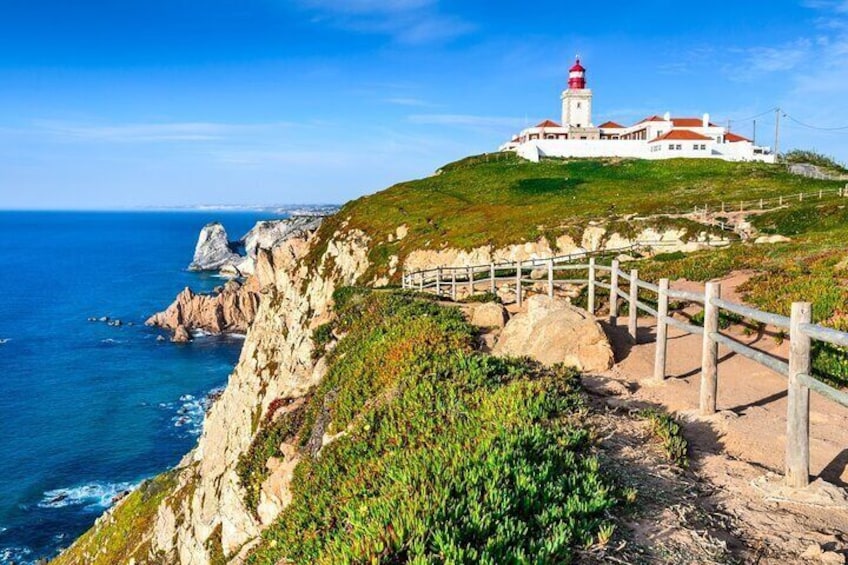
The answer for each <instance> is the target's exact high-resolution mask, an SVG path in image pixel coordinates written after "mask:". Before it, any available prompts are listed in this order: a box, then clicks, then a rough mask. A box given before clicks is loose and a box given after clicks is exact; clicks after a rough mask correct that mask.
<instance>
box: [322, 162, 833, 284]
mask: <svg viewBox="0 0 848 565" xmlns="http://www.w3.org/2000/svg"><path fill="white" fill-rule="evenodd" d="M838 186H841V185H840V183H838V182H833V181H818V180H812V179H807V178H803V177H799V176H795V175H792V174H790V173H788V172H787V171H786V169H785V168H784V167H782V166H776V165H767V164H763V163H729V162H725V161H720V160H713V159H709V160H694V159H673V160H664V161H642V160H632V159H631V160H621V159H619V160H614V159H598V160H593V159H577V160H545V161H542V162H541V163H531V162H528V161H525V160H522V159H519V158H518V157H516V156H513V155H507V154H498V155H491V156H479V157H470V158H467V159H464V160H462V161H458V162H456V163H451V164H450V165H447V166H445V167H443V168H442V169H441V170H440V171H439V172H437V173H436V174H435V175H433V176H430V177H427V178H423V179H420V180H414V181H409V182H403V183H400V184H397V185H395V186H392V187H391V188H388V189H386V190H384V191H382V192H378V193H376V194H373V195H370V196H365V197H362V198H359V199H357V200H354V201H352V202H349V203H348V204H346V205H345V206H344V207H343V208H342V210H341V212H340V213H339V214H338V215H337V216H336V217H335V218H334V219H333V220H332V221H330V222H327V223H326V225H325V226H323V227H322V232H323V235H324V241H325V242H327V241H328V240H329V237H328V236H331V235H332V233H333V232H335V231H336V230H337V229H338V228H339V227H340V225H341V223H342V222H344V221H348V225H349V226H350V227H353V228H359V229H361V230H363V231H365V232H366V233H368V234H369V235H371V236H372V237H373V238H374V240H375V241H376V242H377V243H378V245H376V246H375V247H374V249H373V250H372V257H371V259H372V261H373V262H374V263H376V265H377V266H376V267H375V268H376V269H377V270H378V271H379V269H381V268H382V267H385V265H386V264H387V262H388V258H389V257H390V256H391V255H398V256H399V257H400V258H401V261H402V260H403V258H404V257H405V256H407V255H408V254H409V253H410V252H411V251H413V250H416V249H427V248H430V249H438V248H441V247H442V246H443V245H448V246H451V247H456V248H461V249H470V248H473V247H476V246H480V245H487V244H491V245H494V246H504V245H508V244H513V243H519V242H523V241H535V240H538V239H539V238H540V237H548V238H549V239H550V240H553V239H555V238H556V237H557V236H558V235H562V234H566V233H570V234H577V235H579V234H580V233H582V228H583V227H584V226H585V225H586V223H587V222H589V221H590V220H596V219H605V220H616V219H618V220H621V219H623V218H627V217H629V216H631V215H634V214H636V215H639V216H653V215H657V214H678V213H686V212H691V211H692V210H693V208H694V207H695V206H699V207H701V206H703V205H704V204H709V205H711V206H713V207H715V206H718V205H720V203H721V202H723V201H724V202H728V203H732V202H738V201H740V200H752V199H759V198H770V197H777V196H781V195H783V196H788V195H791V194H797V193H798V192H800V191H808V192H809V191H814V190H819V189H835V188H837V187H838ZM657 221H659V220H657ZM664 221H665V222H666V223H667V224H668V223H671V224H679V225H684V226H685V225H686V222H685V221H684V220H681V219H668V220H664ZM402 224H406V225H407V226H408V228H409V235H408V236H407V237H406V238H404V239H403V240H402V241H400V242H390V241H388V239H389V238H388V236H389V234H392V233H394V232H395V230H396V228H397V227H398V226H400V225H402ZM322 251H323V248H321V247H319V248H318V249H316V250H315V253H314V257H318V256H319V254H320V253H321V252H322ZM368 275H373V273H369V274H368Z"/></svg>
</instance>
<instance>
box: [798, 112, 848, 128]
mask: <svg viewBox="0 0 848 565" xmlns="http://www.w3.org/2000/svg"><path fill="white" fill-rule="evenodd" d="M783 117H784V118H788V119H790V120H792V121H793V122H795V123H796V124H798V125H799V126H802V127H805V128H808V129H815V130H819V131H844V130H848V126H840V127H835V128H830V127H828V128H826V127H821V126H814V125H812V124H808V123H805V122H802V121H801V120H798V119H796V118H793V117H792V116H790V115H789V114H787V113H785V112H784V113H783Z"/></svg>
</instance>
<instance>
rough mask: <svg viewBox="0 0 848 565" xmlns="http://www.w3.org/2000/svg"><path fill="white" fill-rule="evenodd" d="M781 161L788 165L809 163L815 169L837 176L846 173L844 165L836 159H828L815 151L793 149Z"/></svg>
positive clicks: (847, 170)
mask: <svg viewBox="0 0 848 565" xmlns="http://www.w3.org/2000/svg"><path fill="white" fill-rule="evenodd" d="M783 160H784V161H785V162H786V163H789V164H793V163H809V164H811V165H816V166H817V167H821V168H822V169H826V170H827V171H829V172H833V173H837V174H844V173H848V169H846V168H845V165H843V164H842V163H840V162H838V161H837V160H836V159H834V158H833V157H830V156H829V155H824V154H822V153H818V152H816V151H805V150H802V149H793V150H792V151H790V152H788V153H785V154H784V155H783Z"/></svg>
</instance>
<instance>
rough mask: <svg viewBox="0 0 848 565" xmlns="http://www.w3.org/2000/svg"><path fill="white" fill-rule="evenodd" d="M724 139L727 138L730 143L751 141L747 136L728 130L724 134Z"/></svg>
mask: <svg viewBox="0 0 848 565" xmlns="http://www.w3.org/2000/svg"><path fill="white" fill-rule="evenodd" d="M724 139H725V140H727V142H728V143H736V142H737V141H751V140H750V139H748V138H747V137H742V136H741V135H737V134H735V133H731V132H727V133H726V134H724Z"/></svg>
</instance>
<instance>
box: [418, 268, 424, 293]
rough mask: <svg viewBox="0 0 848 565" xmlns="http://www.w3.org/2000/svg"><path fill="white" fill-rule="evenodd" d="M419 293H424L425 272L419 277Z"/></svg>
mask: <svg viewBox="0 0 848 565" xmlns="http://www.w3.org/2000/svg"><path fill="white" fill-rule="evenodd" d="M418 291H419V292H424V272H423V271H422V272H421V273H420V274H419V275H418Z"/></svg>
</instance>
